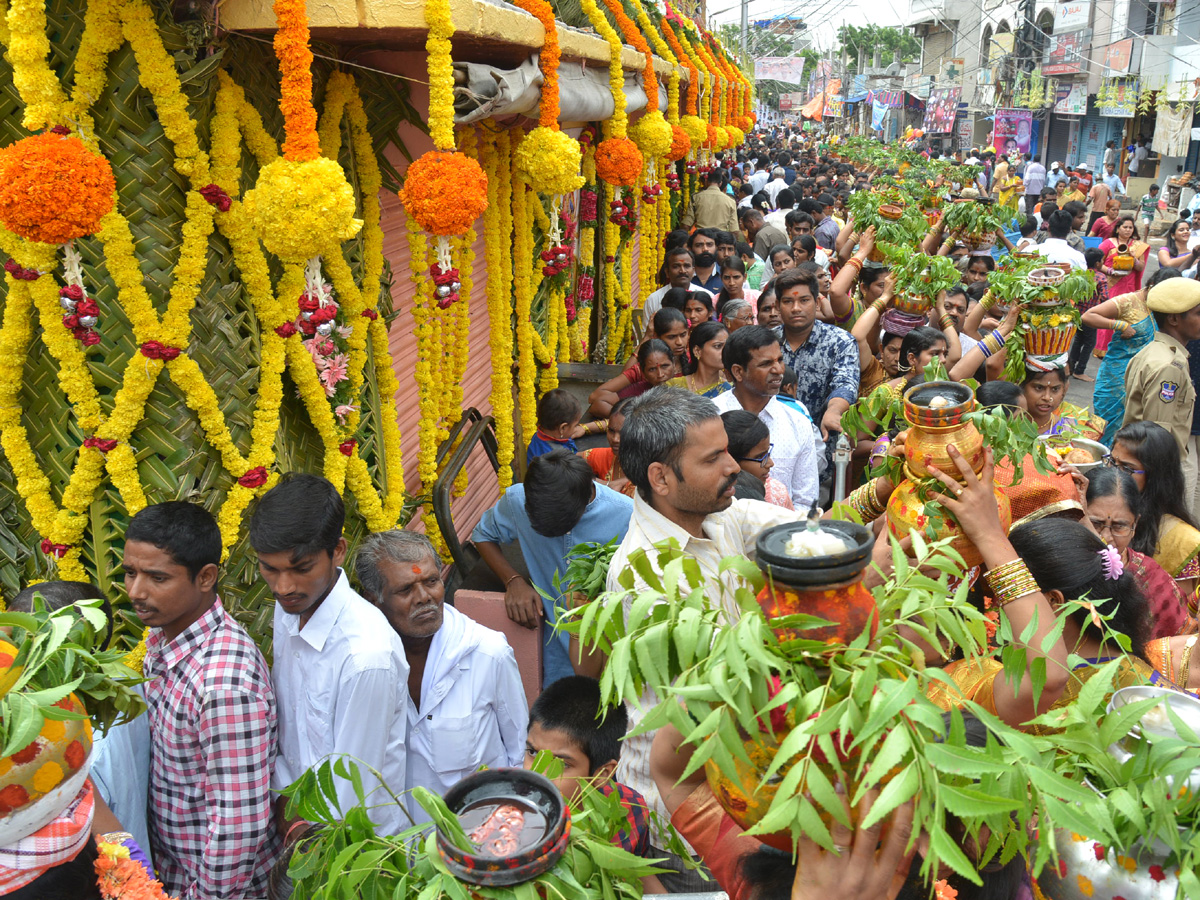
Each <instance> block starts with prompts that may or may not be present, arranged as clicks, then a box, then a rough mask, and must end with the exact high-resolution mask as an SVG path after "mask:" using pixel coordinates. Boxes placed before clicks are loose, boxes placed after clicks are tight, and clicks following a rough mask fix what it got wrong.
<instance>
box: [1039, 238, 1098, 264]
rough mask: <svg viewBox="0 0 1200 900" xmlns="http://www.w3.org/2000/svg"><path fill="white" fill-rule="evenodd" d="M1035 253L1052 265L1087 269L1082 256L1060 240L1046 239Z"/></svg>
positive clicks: (1085, 261)
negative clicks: (1058, 264)
mask: <svg viewBox="0 0 1200 900" xmlns="http://www.w3.org/2000/svg"><path fill="white" fill-rule="evenodd" d="M1037 252H1038V253H1040V254H1042V256H1044V257H1046V259H1047V260H1048V261H1049V262H1052V263H1070V264H1071V265H1072V266H1074V267H1075V268H1076V269H1086V268H1087V260H1086V259H1085V258H1084V256H1083V254H1082V253H1080V252H1079V251H1078V250H1076V249H1075V248H1074V247H1072V246H1071V245H1070V244H1068V243H1067V242H1066V241H1065V240H1063V239H1062V238H1046V240H1044V241H1042V242H1041V243H1040V244H1038V245H1037Z"/></svg>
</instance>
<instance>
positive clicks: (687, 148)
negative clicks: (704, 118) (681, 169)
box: [667, 119, 700, 162]
mask: <svg viewBox="0 0 1200 900" xmlns="http://www.w3.org/2000/svg"><path fill="white" fill-rule="evenodd" d="M696 121H697V122H699V121H700V120H699V119H696ZM691 149H692V138H691V135H689V134H688V133H687V132H686V131H684V130H683V127H682V126H680V125H672V126H671V149H670V150H668V151H667V159H668V160H670V161H671V162H678V161H679V160H681V159H686V158H687V155H688V153H689V152H691Z"/></svg>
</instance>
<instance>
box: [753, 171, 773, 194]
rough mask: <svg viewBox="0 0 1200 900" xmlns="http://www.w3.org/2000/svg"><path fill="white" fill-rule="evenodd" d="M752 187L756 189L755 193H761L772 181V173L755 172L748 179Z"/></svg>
mask: <svg viewBox="0 0 1200 900" xmlns="http://www.w3.org/2000/svg"><path fill="white" fill-rule="evenodd" d="M748 180H749V182H750V186H751V187H753V188H754V193H756V194H757V193H759V192H760V191H762V189H763V188H765V187H766V186H767V182H768V181H770V180H771V173H770V172H768V171H766V170H765V169H763V170H761V171H758V172H755V173H754V174H753V175H751V176H750V178H749V179H748Z"/></svg>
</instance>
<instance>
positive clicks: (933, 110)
mask: <svg viewBox="0 0 1200 900" xmlns="http://www.w3.org/2000/svg"><path fill="white" fill-rule="evenodd" d="M961 97H962V88H957V87H955V88H940V89H938V90H936V91H931V92H930V94H929V99H928V100H926V101H925V122H924V126H923V127H924V129H925V133H926V134H949V133H950V132H951V131H953V130H954V117H955V116H956V115H957V114H958V101H959V98H961Z"/></svg>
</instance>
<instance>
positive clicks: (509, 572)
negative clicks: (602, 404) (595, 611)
mask: <svg viewBox="0 0 1200 900" xmlns="http://www.w3.org/2000/svg"><path fill="white" fill-rule="evenodd" d="M594 477H595V476H594V474H593V472H592V469H591V466H589V465H588V464H587V462H586V461H584V459H583V457H581V456H576V455H575V454H574V453H570V452H568V451H566V450H553V451H551V452H550V453H547V454H546V455H545V456H539V457H537V458H536V459H534V460H533V461H532V462H530V464H529V470H528V472H526V474H525V483H524V484H514V485H513V486H512V487H510V488H509V489H508V490H507V491H505V492H504V496H503V497H501V498H500V501H499V502H498V503H497V504H496V505H495V506H493V507H492V508H491V509H489V510H488V511H487V512H485V513H484V514H483V518H482V519H480V520H479V524H478V525H476V526H475V531H474V532H473V533H472V534H471V540H472V541H474V542H475V547H476V548H477V549H478V550H479V555H480V556H481V557H483V561H484V562H485V563H487V565H488V568H490V569H491V570H492V572H493V573H495V575H496V577H497V578H499V579H500V580H501V581H502V582H504V606H505V609H506V610H507V611H508V617H509V618H510V619H512V620H513V621H514V622H516V623H517V624H519V625H524V626H525V627H526V628H537V627H538V626H539V624H540V625H541V628H542V638H543V642H544V646H545V649H544V650H543V653H542V687H543V688H545V687H546V686H548V685H550V684H552V683H553V682H555V681H557V680H558V679H560V678H565V677H566V676H568V675H573V674H574V673H575V670H574V668H572V666H571V659H570V654H569V653H568V652H567V635H566V634H555V633H554V623H555V622H556V621H557V613H556V609H555V604H554V601H552V600H547V599H545V598H544V597H543V596H541V594H539V593H538V592H539V590H540V591H542V592H544V593H545V594H548V595H549V596H551V597H556V598H557V597H558V591H557V590H556V589H555V587H554V581H555V576H559V577H561V576H562V574H563V573H564V572H565V571H566V568H567V563H568V561H569V558H570V556H571V551H572V550H574V549H575V547H576V546H577V545H578V544H583V543H600V544H603V543H606V542H608V541H610V540H612V539H613V538H614V537H615V538H617V539H618V541H619V540H621V539H623V538H624V537H625V532H626V531H628V530H629V518H630V516H632V515H633V501H632V500H630V499H629V498H628V497H626V496H624V495H623V494H618V493H617V492H616V491H614V490H612V489H611V488H608V487H606V486H604V485H602V484H596V483H595V482H594V481H593V480H592V479H593V478H594ZM513 541H520V544H521V555H522V556H523V557H524V558H525V566H526V568H528V569H529V579H528V580H526V578H525V576H523V575H521V574H520V573H519V572H517V571H516V570H515V569H514V568H513V567H512V565H511V564H510V563H509V562H508V560H507V559H505V558H504V554H503V552H502V551H501V549H500V545H501V544H509V543H512V542H513Z"/></svg>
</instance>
